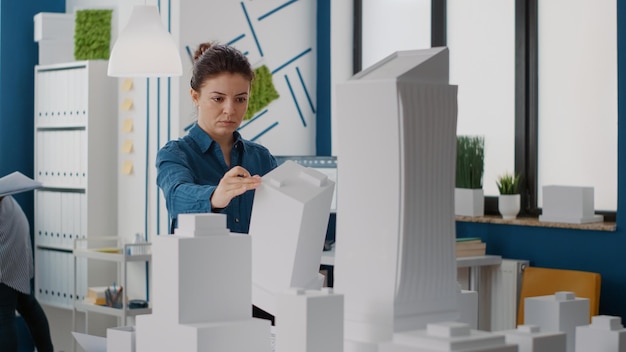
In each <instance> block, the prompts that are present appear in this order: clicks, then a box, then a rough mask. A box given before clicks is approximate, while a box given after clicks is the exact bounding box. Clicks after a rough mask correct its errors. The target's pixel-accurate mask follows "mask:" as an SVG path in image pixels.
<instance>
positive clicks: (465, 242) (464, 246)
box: [456, 238, 487, 257]
mask: <svg viewBox="0 0 626 352" xmlns="http://www.w3.org/2000/svg"><path fill="white" fill-rule="evenodd" d="M459 240H460V241H459ZM486 252H487V244H486V243H485V242H482V241H481V240H480V238H463V239H457V241H456V256H457V257H476V256H481V255H485V253H486Z"/></svg>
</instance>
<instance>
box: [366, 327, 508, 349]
mask: <svg viewBox="0 0 626 352" xmlns="http://www.w3.org/2000/svg"><path fill="white" fill-rule="evenodd" d="M378 351H379V352H452V351H463V352H517V346H516V345H514V344H506V343H505V339H504V336H502V335H498V334H492V333H489V332H484V331H478V330H471V329H470V327H469V325H467V324H465V323H459V322H442V323H432V324H428V325H427V326H426V329H422V330H413V331H405V332H399V333H395V334H394V335H393V341H389V342H383V343H381V344H380V349H379V350H378Z"/></svg>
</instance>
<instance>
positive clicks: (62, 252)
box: [34, 60, 117, 311]
mask: <svg viewBox="0 0 626 352" xmlns="http://www.w3.org/2000/svg"><path fill="white" fill-rule="evenodd" d="M106 71H107V61H105V60H93V61H74V62H68V63H64V64H54V65H39V66H35V116H34V127H35V128H34V134H35V136H34V140H35V145H34V154H35V155H34V159H35V164H34V170H35V179H36V180H37V181H40V182H42V184H43V186H44V187H43V188H41V189H38V190H36V191H35V221H34V232H35V278H36V280H35V291H36V296H37V299H38V300H39V301H40V302H41V303H42V304H44V305H47V306H51V307H56V308H61V309H67V310H68V311H69V310H72V311H73V309H74V302H75V301H79V300H82V299H83V298H84V295H85V293H86V288H87V286H88V285H89V283H90V280H92V279H94V280H95V279H102V278H103V277H104V278H106V279H113V278H114V277H115V272H114V271H111V270H106V269H105V268H104V267H101V265H100V264H99V263H93V264H89V265H88V263H87V261H86V259H81V261H78V262H76V263H75V261H74V256H73V254H72V251H73V246H74V241H75V240H76V239H84V238H93V237H96V236H109V235H110V234H115V233H117V99H116V97H117V90H116V89H117V88H116V83H117V80H116V79H113V78H110V77H108V76H107V74H106ZM77 267H78V269H79V270H78V276H77V277H76V279H75V278H74V275H73V273H74V272H75V269H76V268H77ZM75 284H78V285H79V286H78V289H77V290H74V289H73V288H74V286H75Z"/></svg>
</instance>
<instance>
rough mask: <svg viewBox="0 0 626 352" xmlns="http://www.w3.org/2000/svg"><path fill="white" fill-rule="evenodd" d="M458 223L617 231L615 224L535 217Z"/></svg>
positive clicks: (468, 218) (473, 219) (469, 218)
mask: <svg viewBox="0 0 626 352" xmlns="http://www.w3.org/2000/svg"><path fill="white" fill-rule="evenodd" d="M456 221H461V222H476V223H486V224H502V225H518V226H536V227H551V228H560V229H574V230H591V231H615V230H616V228H617V227H616V225H615V223H614V222H596V223H590V224H565V223H558V222H543V221H539V219H537V218H534V217H532V218H531V217H528V218H526V217H518V218H517V219H514V220H504V219H502V217H500V216H495V215H486V216H477V217H472V216H456Z"/></svg>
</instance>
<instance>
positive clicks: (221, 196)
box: [211, 166, 261, 208]
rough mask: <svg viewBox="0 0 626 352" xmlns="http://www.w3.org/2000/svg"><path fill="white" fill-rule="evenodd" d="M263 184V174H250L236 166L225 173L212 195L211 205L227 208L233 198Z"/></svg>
mask: <svg viewBox="0 0 626 352" xmlns="http://www.w3.org/2000/svg"><path fill="white" fill-rule="evenodd" d="M260 185H261V176H259V175H254V176H252V175H250V173H249V172H248V170H246V169H244V168H243V167H241V166H235V167H233V168H232V169H230V170H228V172H227V173H225V174H224V176H223V177H222V179H221V180H220V183H219V184H218V185H217V188H215V191H213V194H212V195H211V207H213V208H226V207H227V206H228V204H229V203H230V201H231V199H233V198H235V197H237V196H238V195H241V194H243V193H245V192H247V191H249V190H252V189H257V188H258V187H259V186H260Z"/></svg>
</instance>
